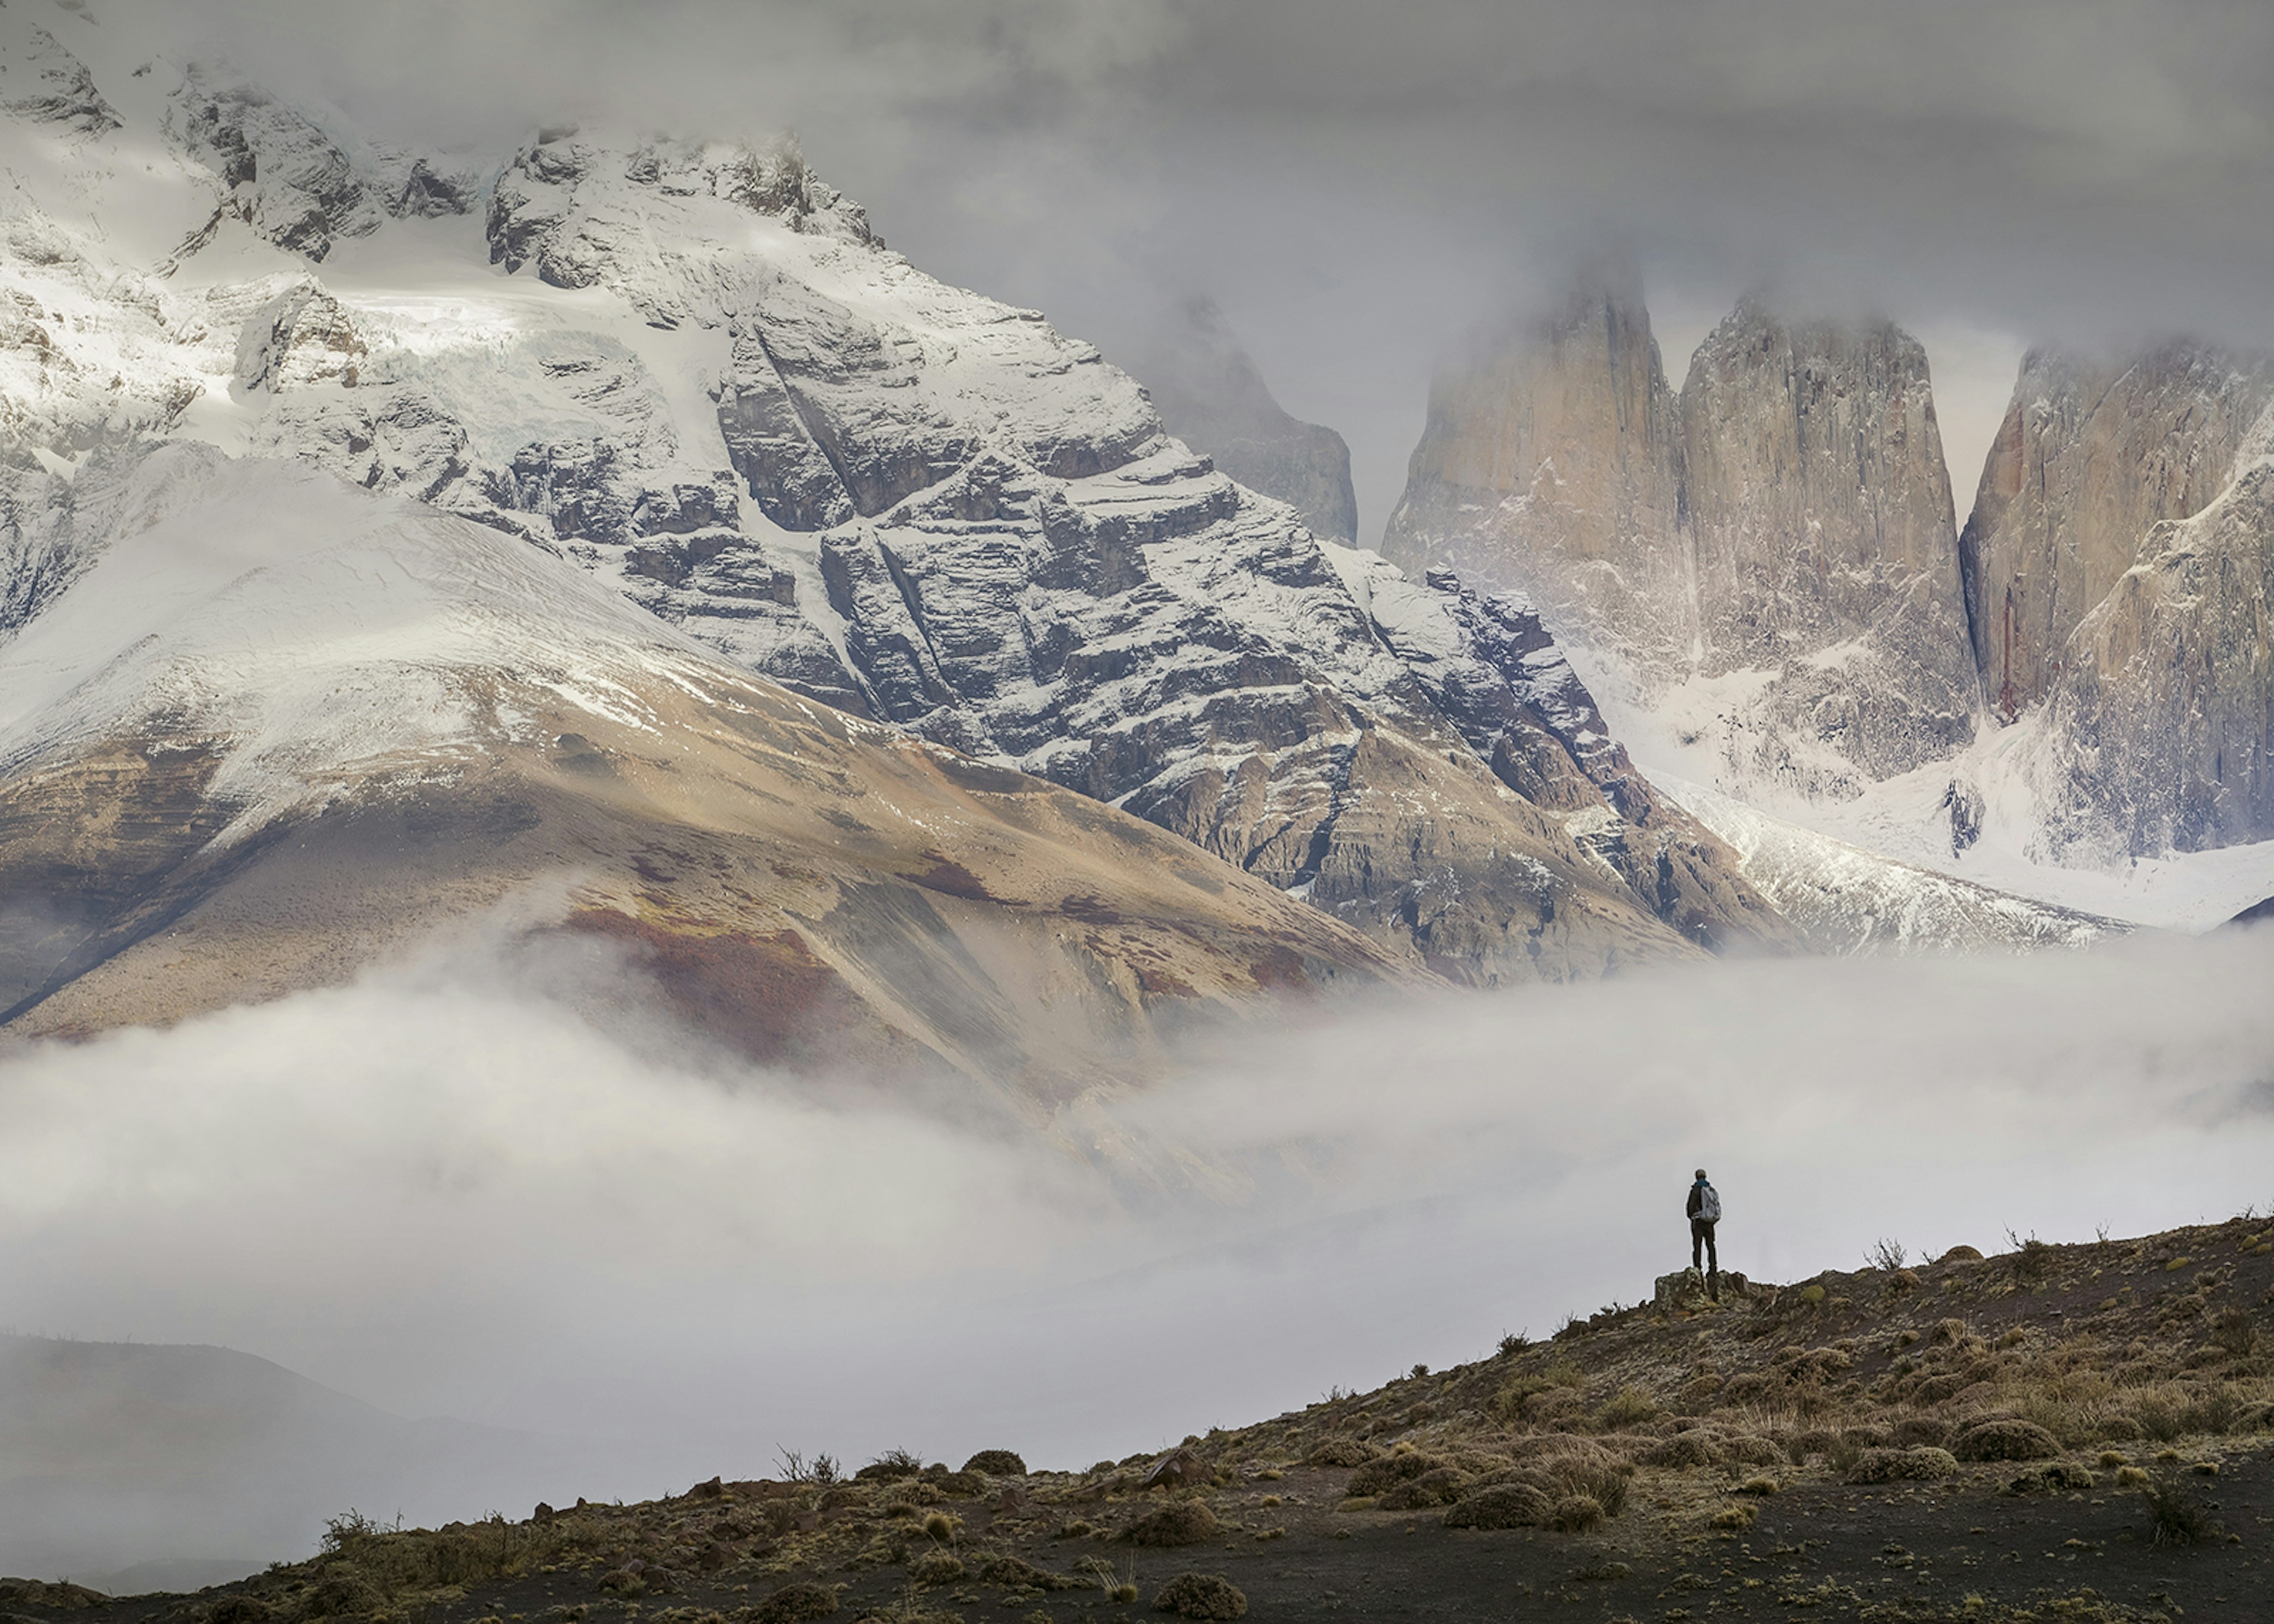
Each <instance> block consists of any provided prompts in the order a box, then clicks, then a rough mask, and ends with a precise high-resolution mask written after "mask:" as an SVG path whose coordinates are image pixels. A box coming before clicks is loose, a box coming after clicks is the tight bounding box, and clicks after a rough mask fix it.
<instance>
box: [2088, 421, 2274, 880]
mask: <svg viewBox="0 0 2274 1624" xmlns="http://www.w3.org/2000/svg"><path fill="white" fill-rule="evenodd" d="M2062 664H2063V669H2062V670H2061V672H2060V673H2059V675H2058V677H2057V678H2056V679H2055V682H2054V687H2053V689H2052V695H2051V696H2050V698H2049V701H2048V703H2047V704H2046V707H2045V710H2046V726H2047V736H2048V738H2049V740H2050V746H2049V748H2050V751H2051V754H2052V761H2053V763H2054V764H2055V768H2056V772H2057V780H2056V783H2055V784H2054V786H2052V793H2048V794H2047V795H2046V796H2045V802H2046V805H2047V808H2048V823H2049V825H2050V827H2049V833H2050V834H2051V836H2052V838H2053V840H2054V841H2055V842H2056V843H2057V844H2058V845H2059V846H2063V847H2066V848H2067V849H2069V850H2070V851H2072V852H2074V853H2078V854H2082V855H2090V856H2095V857H2098V858H2101V859H2104V860H2107V859H2115V858H2120V857H2122V856H2125V855H2127V854H2129V855H2135V856H2157V855H2161V854H2163V853H2166V852H2170V851H2173V850H2178V851H2197V850H2201V849H2203V848H2205V847H2209V846H2233V845H2240V844H2243V843H2245V842H2249V841H2255V840H2264V839H2267V838H2274V408H2270V409H2269V410H2267V411H2265V412H2264V413H2262V415H2261V416H2260V417H2259V420H2258V422H2257V424H2256V425H2255V426H2254V427H2253V428H2252V429H2251V431H2250V432H2249V433H2248V436H2247V437H2246V438H2245V439H2244V441H2243V444H2242V447H2241V449H2240V452H2239V453H2238V454H2237V456H2236V458H2235V462H2234V464H2233V472H2232V477H2231V478H2230V480H2229V482H2228V483H2227V485H2226V487H2225V490H2224V491H2222V492H2220V493H2219V495H2218V498H2217V500H2214V501H2212V502H2211V503H2210V506H2209V507H2207V508H2203V509H2202V512H2200V513H2198V514H2196V515H2195V516H2193V517H2192V518H2187V519H2181V520H2176V521H2165V522H2164V523H2159V524H2157V525H2155V526H2154V527H2153V528H2151V529H2150V530H2149V531H2148V533H2147V536H2146V538H2145V539H2144V540H2143V541H2142V544H2141V545H2140V549H2139V558H2138V560H2137V561H2136V562H2135V563H2134V564H2133V565H2132V567H2131V568H2128V569H2127V570H2126V571H2125V572H2124V573H2123V575H2121V576H2120V577H2119V578H2118V579H2117V581H2116V583H2115V584H2114V586H2113V587H2112V589H2111V590H2109V592H2108V593H2107V595H2106V596H2105V598H2102V599H2101V601H2100V602H2099V603H2098V604H2097V605H2095V606H2094V608H2093V609H2092V611H2091V613H2089V614H2087V615H2086V616H2085V617H2084V618H2083V620H2082V621H2081V622H2080V623H2079V624H2078V626H2077V628H2076V630H2075V631H2074V633H2073V634H2072V635H2070V637H2069V639H2068V641H2067V645H2066V650H2065V652H2064V656H2063V661H2062Z"/></svg>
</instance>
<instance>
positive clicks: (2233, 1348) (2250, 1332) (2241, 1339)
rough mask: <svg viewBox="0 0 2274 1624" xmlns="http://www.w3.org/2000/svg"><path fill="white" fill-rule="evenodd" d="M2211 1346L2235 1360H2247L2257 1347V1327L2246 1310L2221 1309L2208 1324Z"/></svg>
mask: <svg viewBox="0 0 2274 1624" xmlns="http://www.w3.org/2000/svg"><path fill="white" fill-rule="evenodd" d="M2210 1341H2211V1346H2213V1347H2214V1348H2217V1349H2218V1350H2220V1351H2221V1352H2223V1353H2231V1354H2233V1356H2234V1357H2236V1358H2238V1359H2241V1358H2248V1357H2249V1356H2250V1354H2251V1352H2252V1351H2253V1350H2255V1349H2256V1348H2257V1346H2258V1327H2257V1326H2256V1325H2255V1324H2254V1323H2252V1321H2251V1318H2250V1311H2249V1310H2248V1309H2247V1308H2228V1309H2222V1310H2221V1311H2220V1312H2219V1316H2218V1319H2214V1320H2212V1321H2211V1322H2210Z"/></svg>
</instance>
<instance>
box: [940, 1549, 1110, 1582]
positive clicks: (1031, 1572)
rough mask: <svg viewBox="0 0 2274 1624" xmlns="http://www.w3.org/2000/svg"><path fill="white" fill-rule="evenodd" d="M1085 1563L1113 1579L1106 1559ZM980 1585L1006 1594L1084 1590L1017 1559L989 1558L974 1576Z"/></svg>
mask: <svg viewBox="0 0 2274 1624" xmlns="http://www.w3.org/2000/svg"><path fill="white" fill-rule="evenodd" d="M1085 1563H1086V1565H1088V1566H1090V1567H1093V1568H1103V1569H1104V1571H1105V1573H1106V1574H1107V1575H1109V1576H1110V1575H1111V1574H1112V1572H1113V1564H1112V1563H1111V1562H1109V1561H1107V1560H1105V1559H1104V1558H1103V1557H1089V1558H1087V1559H1085ZM972 1576H973V1577H974V1578H975V1580H977V1582H978V1583H981V1584H999V1585H1001V1586H1002V1587H1003V1588H1004V1589H1005V1590H1077V1589H1079V1588H1081V1580H1079V1579H1073V1578H1069V1577H1067V1576H1066V1575H1065V1574H1055V1573H1052V1572H1050V1569H1048V1568H1037V1567H1035V1565H1034V1564H1033V1563H1032V1562H1024V1561H1020V1560H1019V1559H1018V1558H1017V1557H1015V1556H990V1557H989V1558H988V1559H987V1560H984V1561H983V1562H981V1563H980V1564H979V1568H978V1571H977V1572H976V1573H975V1574H974V1575H972Z"/></svg>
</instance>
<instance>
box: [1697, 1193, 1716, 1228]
mask: <svg viewBox="0 0 2274 1624" xmlns="http://www.w3.org/2000/svg"><path fill="white" fill-rule="evenodd" d="M1698 1222H1700V1223H1719V1222H1721V1192H1720V1191H1718V1190H1716V1189H1714V1188H1713V1185H1711V1184H1700V1185H1698Z"/></svg>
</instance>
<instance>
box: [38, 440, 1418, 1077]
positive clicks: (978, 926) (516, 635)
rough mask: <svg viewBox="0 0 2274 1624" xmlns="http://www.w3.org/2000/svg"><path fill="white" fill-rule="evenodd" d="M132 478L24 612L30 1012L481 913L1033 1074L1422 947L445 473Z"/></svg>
mask: <svg viewBox="0 0 2274 1624" xmlns="http://www.w3.org/2000/svg"><path fill="white" fill-rule="evenodd" d="M108 511H109V523H108V524H107V526H106V527H105V529H104V530H102V533H101V534H100V535H98V536H96V537H95V538H94V541H95V543H96V545H95V548H94V562H93V563H92V564H91V565H89V566H88V567H87V568H85V569H84V570H83V571H82V572H81V573H79V575H77V577H76V578H75V579H74V580H72V583H70V584H69V585H68V586H67V587H66V588H65V589H64V590H62V591H60V592H59V593H57V594H56V596H55V598H53V600H52V601H51V602H50V603H49V605H47V606H46V607H45V609H44V610H43V611H42V613H40V614H39V615H38V616H37V617H36V618H34V620H32V621H31V622H30V623H29V624H28V625H27V626H26V627H24V628H22V629H21V630H20V631H19V632H18V633H17V634H16V635H14V636H13V637H12V638H11V639H10V640H9V641H7V642H6V643H4V644H0V894H4V895H5V896H6V898H7V899H8V906H7V907H6V908H5V909H4V910H0V1019H4V1020H5V1022H6V1023H7V1030H8V1031H9V1032H10V1033H11V1034H16V1035H35V1034H41V1033H55V1032H71V1031H81V1030H87V1029H91V1028H100V1027H103V1026H112V1025H117V1024H120V1023H122V1022H140V1021H150V1020H160V1019H177V1018H179V1017H181V1016H184V1015H188V1014H192V1013H196V1012H199V1011H205V1010H210V1009H215V1008H219V1007H222V1006H225V1005H228V1004H234V1003H237V1002H242V1001H245V1000H246V999H249V998H258V997H262V996H275V995H277V994H281V993H283V992H287V991H291V990H295V989H302V988H306V987H309V986H312V985H325V984H329V983H334V982H337V981H343V980H345V979H346V978H347V977H349V976H350V975H352V974H355V973H356V972H357V971H358V970H360V969H362V968H363V967H365V966H369V965H372V964H373V963H375V962H379V961H382V960H386V959H389V958H390V957H392V956H395V955H399V954H402V953H404V952H408V951H412V950H413V949H414V948H415V947H416V946H417V945H418V944H419V943H421V942H422V941H423V940H424V939H425V937H426V936H428V935H429V934H430V933H432V932H433V931H434V930H435V929H437V928H440V927H448V928H451V929H455V930H456V931H457V932H458V933H459V934H460V935H461V936H465V937H467V938H468V939H478V938H479V937H481V936H485V935H488V936H495V937H497V938H499V939H500V940H501V941H503V942H505V943H508V944H509V943H512V942H516V941H523V940H526V939H528V938H529V937H531V936H532V935H534V936H538V937H544V938H548V939H561V940H566V941H570V942H584V943H587V944H591V943H595V942H597V943H601V944H610V945H611V946H612V947H613V948H614V949H615V950H617V951H621V952H622V953H624V954H626V955H628V956H629V958H630V959H632V960H633V961H634V962H635V963H636V965H638V966H642V967H643V968H644V970H645V972H646V973H647V974H648V975H649V977H650V978H651V981H652V982H653V984H654V985H655V987H656V989H657V991H658V995H659V996H660V997H661V998H662V999H664V1000H665V1001H666V1004H668V1005H669V1007H670V1009H671V1011H673V1012H674V1014H675V1015H676V1016H677V1017H678V1018H679V1019H681V1020H682V1021H683V1022H684V1023H685V1024H686V1025H687V1026H689V1027H691V1028H693V1029H695V1030H697V1031H700V1032H702V1033H704V1034H707V1035H708V1036H709V1037H711V1038H712V1039H713V1040H714V1041H718V1042H719V1043H721V1044H723V1045H726V1046H727V1047H729V1048H731V1049H736V1050H739V1051H741V1052H742V1053H744V1054H746V1055H748V1056H751V1057H753V1058H756V1059H760V1060H764V1061H768V1062H774V1063H780V1064H790V1065H812V1064H820V1063H821V1062H823V1061H824V1060H826V1061H827V1062H828V1063H829V1064H833V1065H837V1066H847V1065H851V1066H855V1067H859V1066H864V1065H869V1066H885V1065H887V1064H890V1065H892V1066H895V1067H904V1066H907V1065H910V1064H913V1065H915V1066H916V1067H917V1068H918V1069H923V1068H926V1067H930V1068H945V1069H948V1070H951V1071H954V1072H958V1073H960V1074H961V1075H963V1076H964V1077H965V1078H967V1079H970V1080H971V1081H973V1082H974V1083H975V1084H977V1085H979V1086H981V1087H982V1088H983V1089H985V1090H990V1091H995V1092H997V1093H998V1094H1000V1095H1001V1096H1002V1097H1003V1098H1004V1099H1005V1102H1006V1103H1007V1104H1010V1105H1012V1106H1014V1107H1023V1108H1032V1107H1034V1106H1035V1105H1036V1104H1037V1103H1049V1102H1052V1101H1058V1100H1059V1099H1062V1098H1064V1097H1065V1096H1066V1095H1068V1094H1072V1093H1073V1092H1076V1091H1078V1090H1079V1089H1081V1088H1083V1087H1087V1086H1094V1085H1096V1084H1097V1083H1099V1082H1101V1081H1106V1080H1110V1079H1112V1078H1113V1077H1116V1076H1123V1077H1126V1076H1131V1075H1141V1074H1142V1073H1143V1072H1144V1071H1145V1069H1146V1067H1147V1066H1148V1064H1151V1062H1152V1060H1153V1058H1154V1056H1155V1054H1156V1048H1157V1044H1158V1041H1159V1038H1160V1035H1161V1034H1160V1033H1159V1032H1158V1031H1156V1026H1155V1022H1156V1018H1158V1017H1161V1016H1162V1015H1163V1014H1164V1013H1170V1014H1171V1015H1172V1019H1173V1021H1177V1022H1182V1021H1188V1020H1189V1019H1191V1018H1192V1015H1193V1013H1194V1012H1196V1011H1201V1010H1208V1009H1216V1010H1230V1009H1236V1008H1239V1007H1241V1006H1243V1005H1246V1004H1253V1003H1254V1002H1255V1001H1256V1000H1257V999H1258V998H1259V997H1260V996H1262V995H1264V994H1267V993H1269V992H1272V991H1274V990H1278V991H1291V992H1297V993H1299V992H1300V991H1301V989H1305V988H1306V987H1308V988H1318V987H1322V986H1329V985H1338V984H1339V985H1356V986H1368V985H1382V984H1398V983H1401V982H1403V981H1410V980H1412V979H1415V978H1416V976H1417V974H1418V972H1417V971H1415V970H1414V969H1413V968H1412V966H1407V965H1405V964H1404V962H1403V961H1401V960H1399V959H1396V958H1394V957H1393V956H1392V955H1390V954H1389V953H1388V952H1386V951H1384V950H1383V949H1382V948H1381V947H1379V946H1377V945H1375V944H1373V943H1370V942H1368V941H1367V940H1366V939H1365V938H1363V937H1361V936H1359V935H1357V934H1356V933H1355V932H1353V931H1352V930H1350V929H1346V928H1345V927H1343V926H1341V925H1339V924H1337V922H1336V921H1333V920H1331V919H1329V918H1328V917H1327V916H1325V915H1324V914H1321V913H1320V912H1319V911H1318V910H1316V909H1314V908H1309V907H1306V906H1303V905H1302V904H1301V903H1300V902H1299V901H1297V900H1295V899H1293V898H1289V897H1286V896H1285V895H1284V894H1283V893H1281V892H1279V891H1275V890H1273V889H1272V888H1271V887H1269V886H1267V885H1264V884H1262V883H1259V882H1257V881H1255V880H1253V879H1251V878H1249V877H1248V876H1244V875H1240V874H1238V873H1236V872H1232V871H1230V870H1228V869H1227V868H1225V867H1224V865H1222V864H1220V863H1218V862H1216V861H1214V860H1213V859H1211V858H1209V857H1208V856H1206V855H1205V854H1204V853H1201V852H1198V851H1196V850H1194V849H1193V847H1192V846H1190V845H1188V844H1187V843H1186V842H1184V841H1181V840H1178V839H1176V838H1173V837H1171V836H1170V835H1168V834H1165V833H1163V832H1162V831H1158V830H1155V829H1152V828H1150V827H1148V826H1147V825H1146V824H1144V823H1140V822H1139V821H1137V820H1136V819H1133V818H1130V817H1126V816H1123V815H1121V814H1119V813H1117V812H1114V811H1112V810H1111V809H1110V808H1103V807H1101V806H1099V805H1097V804H1096V802H1095V801H1091V800H1089V799H1088V798H1086V797H1083V796H1081V795H1078V794H1075V793H1072V792H1070V791H1065V790H1061V789H1058V788H1056V787H1054V786H1050V785H1047V784H1044V783H1043V782H1042V781H1040V780H1038V779H1034V778H1025V777H1021V776H1020V775H1018V774H1014V773H1011V772H1006V771H1001V770H999V769H997V768H992V767H989V766H986V765H983V764H982V763H977V762H974V761H972V760H970V759H969V758H968V757H966V756H960V755H958V754H956V753H955V752H953V751H951V750H948V749H946V748H943V747H940V746H937V745H933V744H930V743H927V742H925V741H922V740H919V739H917V738H915V736H913V735H912V734H909V733H906V732H903V731H900V730H897V729H892V728H889V727H885V726H880V725H878V724H876V723H872V722H866V721H862V720H861V719H859V718H854V717H849V716H847V715H845V714H844V713H842V712H840V711H834V710H832V709H831V708H829V707H828V706H825V705H822V704H819V703H816V702H813V701H811V700H808V699H804V698H802V697H801V696H799V695H794V694H792V693H790V692H788V691H787V689H784V688H780V687H779V686H778V685H776V684H774V683H772V682H769V681H766V680H763V679H760V678H757V677H755V676H752V675H750V674H749V673H746V672H743V671H741V670H739V669H738V668H736V667H735V666H734V665H730V664H729V663H728V662H727V661H726V660H725V659H724V658H721V657H720V656H719V655H718V654H717V653H716V652H715V651H713V650H709V649H707V648H705V647H704V646H703V645H701V644H699V643H695V642H694V641H692V640H691V639H689V638H688V637H686V636H685V635H683V634H681V633H680V632H678V631H676V630H674V628H670V627H668V626H666V625H665V624H664V623H662V622H661V621H659V620H656V619H655V618H654V617H653V616H651V615H650V614H648V613H645V612H644V611H642V610H640V609H639V608H638V607H636V605H632V604H630V603H629V602H627V601H626V600H625V599H624V598H622V597H621V595H619V594H618V593H616V592H614V590H610V589H609V588H608V586H607V585H606V584H605V583H602V582H600V581H599V580H597V579H595V578H594V577H593V576H592V575H591V574H590V573H589V572H586V571H584V570H581V569H578V568H576V567H575V566H573V565H571V564H570V563H569V562H567V561H566V560H562V559H560V558H558V557H555V556H553V555H552V554H551V553H547V552H546V551H545V550H543V549H541V548H538V547H534V546H531V545H529V544H528V543H527V542H525V541H523V540H521V539H519V538H515V537H512V536H509V535H507V534H504V533H502V532H501V531H499V530H495V529H493V528H491V527H487V526H484V525H479V524H476V523H471V521H468V520H466V519H464V518H462V517H459V516H456V515H449V514H446V513H443V512H441V511H440V510H438V509H437V508H433V506H431V505H429V504H426V503H422V502H418V501H416V500H412V499H410V498H409V497H404V496H391V497H385V496H375V495H373V494H370V493H368V492H361V491H357V490H354V489H352V488H351V487H349V486H346V485H342V484H340V483H339V482H338V481H336V480H335V479H332V478H330V477H328V476H326V475H323V474H321V473H320V472H318V471H317V470H312V469H307V468H305V467H298V466H295V465H293V464H290V463H287V462H278V461H274V460H266V459H255V458H244V459H239V460H235V461H232V460H230V459H228V458H226V457H224V456H222V454H220V453H219V452H218V451H215V449H214V448H212V447H208V446H204V445H200V444H196V443H187V444H177V445H171V446H166V447H160V448H159V449H157V450H156V451H154V453H153V454H152V455H148V456H147V457H144V458H142V459H140V460H139V462H138V463H137V465H136V468H135V470H134V472H133V474H132V476H131V477H129V478H127V479H125V480H124V482H123V484H122V485H120V487H119V488H118V489H117V491H116V492H114V493H113V495H112V496H111V499H110V500H109V504H108ZM1177 1011H1181V1013H1176V1012H1177Z"/></svg>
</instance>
